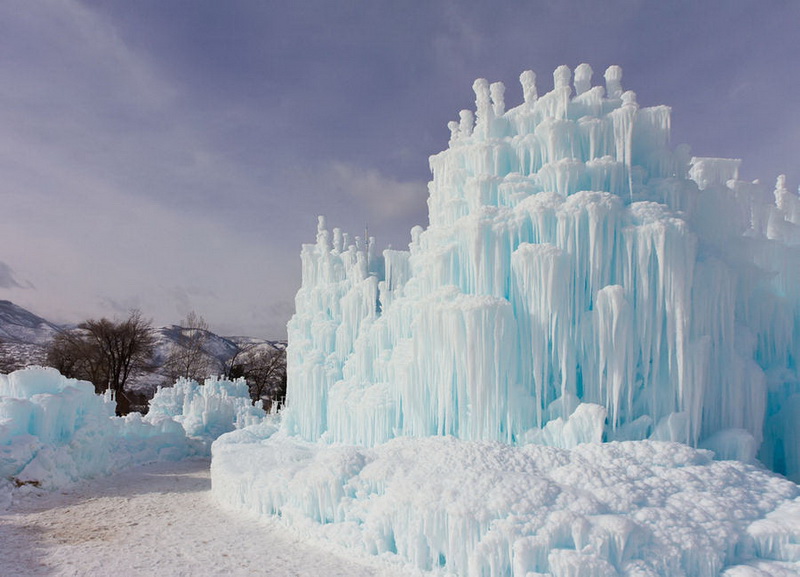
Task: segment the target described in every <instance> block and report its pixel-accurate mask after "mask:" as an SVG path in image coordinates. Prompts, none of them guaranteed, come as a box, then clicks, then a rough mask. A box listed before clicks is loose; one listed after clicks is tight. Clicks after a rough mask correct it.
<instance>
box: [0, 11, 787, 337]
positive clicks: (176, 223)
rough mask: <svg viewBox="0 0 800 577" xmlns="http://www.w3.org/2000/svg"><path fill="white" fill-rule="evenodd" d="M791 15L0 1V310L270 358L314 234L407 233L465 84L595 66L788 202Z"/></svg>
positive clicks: (696, 143)
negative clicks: (784, 188)
mask: <svg viewBox="0 0 800 577" xmlns="http://www.w3.org/2000/svg"><path fill="white" fill-rule="evenodd" d="M798 29H800V2H796V1H787V2H771V1H769V0H757V1H752V2H751V1H746V0H740V1H733V0H726V1H705V0H703V1H698V0H690V1H671V0H664V1H654V0H611V1H606V2H601V1H593V0H542V1H539V0H534V1H527V2H525V1H522V0H516V1H513V2H511V1H508V2H489V1H485V2H446V1H436V0H432V1H423V0H419V1H412V0H403V1H401V0H398V1H395V2H384V1H380V0H365V1H363V2H337V1H333V0H326V1H309V0H303V1H291V0H286V1H284V2H271V1H260V0H224V1H223V0H219V1H214V2H211V1H202V0H183V1H178V0H137V1H135V2H132V1H130V0H0V298H1V299H7V300H12V301H14V302H15V303H17V304H20V305H22V306H24V307H26V308H29V309H30V310H32V311H33V312H35V313H37V314H40V315H42V316H45V317H46V318H48V319H50V320H53V321H56V322H77V321H80V320H83V319H85V318H89V317H99V316H112V317H113V316H124V315H125V314H126V312H127V311H128V310H129V309H131V308H134V307H136V308H140V309H141V310H142V312H143V313H144V314H145V316H147V317H150V318H152V319H153V320H154V322H155V323H156V324H170V323H177V322H178V321H179V320H180V319H181V318H182V317H184V316H185V315H186V314H187V313H188V312H189V311H190V310H195V311H196V312H198V313H199V314H201V315H203V316H204V317H205V318H206V320H207V321H208V322H209V324H210V326H211V328H212V330H215V331H217V332H219V333H222V334H227V335H235V334H246V335H253V336H263V337H272V338H282V337H284V336H285V324H286V321H287V320H288V318H289V316H290V315H291V313H292V311H293V307H294V304H293V302H294V300H293V299H294V293H295V292H296V290H297V288H298V286H299V283H300V259H299V252H300V245H301V244H302V243H304V242H314V238H315V232H316V216H317V214H325V215H327V218H328V222H329V225H330V226H339V227H342V228H343V229H344V230H346V231H349V232H351V233H352V234H359V233H360V232H361V231H363V229H364V226H365V225H369V228H370V233H371V234H374V235H375V236H376V237H377V242H378V244H379V245H380V246H385V245H387V244H391V245H393V246H395V247H398V248H399V247H405V246H406V245H407V243H408V240H409V233H408V231H409V230H410V228H411V227H412V226H413V225H415V224H422V225H423V226H424V225H427V210H426V204H425V200H426V182H427V180H428V179H429V171H428V157H429V156H430V155H431V154H435V153H436V152H438V151H440V150H442V149H443V148H444V147H446V145H447V140H448V137H449V131H448V129H447V127H446V125H447V122H448V121H449V120H455V119H457V118H458V111H459V110H461V109H463V108H474V94H473V92H472V89H471V86H472V81H473V80H474V79H475V78H478V77H485V78H487V79H489V81H490V82H494V81H498V80H500V81H503V82H505V84H506V88H507V91H506V102H507V105H508V106H509V107H511V106H515V105H516V104H518V103H519V102H520V101H521V100H522V96H521V89H520V88H519V83H518V80H517V79H518V77H519V74H520V72H522V71H523V70H525V69H532V70H534V71H535V72H536V73H537V75H538V77H539V82H538V84H539V92H540V93H542V92H544V91H546V90H549V89H551V88H552V71H553V70H554V69H555V68H556V67H557V66H558V65H560V64H567V65H569V66H570V67H571V68H574V67H575V66H576V65H577V64H579V63H581V62H588V63H589V64H591V65H592V67H593V68H594V70H595V83H600V81H601V79H602V73H603V71H604V70H605V68H606V67H607V66H608V65H610V64H619V65H621V66H622V68H623V71H624V77H623V86H624V87H625V88H626V89H631V90H634V91H635V92H636V93H637V95H638V101H639V103H640V104H641V105H642V106H651V105H657V104H667V105H669V106H671V107H672V109H673V115H672V120H673V123H672V126H673V139H672V141H673V144H678V143H681V142H686V143H688V144H690V145H691V146H692V151H693V154H695V155H697V156H723V157H735V158H742V159H743V165H742V171H741V176H742V177H743V178H746V179H750V180H752V179H755V178H760V179H761V180H762V181H764V182H770V183H771V182H772V181H774V179H775V177H776V176H777V175H778V174H779V173H786V174H787V175H788V177H789V185H790V188H796V187H797V186H798V184H800V165H798V158H800V104H798V102H800V100H798V94H800V45H799V44H798V35H797V30H798Z"/></svg>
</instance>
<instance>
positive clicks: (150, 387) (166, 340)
mask: <svg viewBox="0 0 800 577" xmlns="http://www.w3.org/2000/svg"><path fill="white" fill-rule="evenodd" d="M65 328H68V327H64V326H59V325H57V324H55V323H51V322H50V321H48V320H46V319H43V318H42V317H40V316H38V315H35V314H34V313H32V312H30V311H28V310H25V309H24V308H22V307H20V306H18V305H15V304H14V303H12V302H11V301H6V300H0V342H2V343H3V353H4V354H5V356H6V357H9V358H12V359H13V361H14V365H16V366H27V365H42V364H45V361H46V348H47V345H48V344H49V342H50V340H51V339H52V338H53V336H54V335H55V334H56V333H58V332H59V331H61V330H64V329H65ZM190 330H196V329H186V328H184V327H181V326H178V325H169V326H164V327H155V337H156V354H155V359H154V360H155V362H156V365H162V364H163V362H164V360H165V359H166V358H167V355H168V354H169V349H170V346H172V345H173V344H176V343H178V342H180V340H181V337H182V336H185V333H186V331H190ZM204 332H205V333H206V341H205V344H204V347H203V348H204V351H205V353H206V354H207V355H208V356H209V357H212V358H213V359H216V361H217V362H218V363H219V367H220V368H222V367H224V366H226V364H227V362H228V361H229V360H230V359H231V358H232V357H233V356H234V355H236V354H237V353H238V352H241V351H243V350H249V349H254V348H272V349H284V348H286V342H285V341H270V340H266V339H259V338H256V337H242V336H236V337H222V336H219V335H217V334H215V333H213V332H211V331H204ZM220 372H221V371H220ZM166 382H167V379H166V377H165V376H164V375H162V374H161V373H160V372H153V373H147V374H144V375H140V376H139V377H138V378H137V379H135V380H134V381H133V382H132V383H130V386H127V387H126V388H130V389H133V390H139V391H140V392H143V393H144V394H148V393H152V392H153V391H154V390H155V388H156V387H157V386H158V385H163V384H165V383H166Z"/></svg>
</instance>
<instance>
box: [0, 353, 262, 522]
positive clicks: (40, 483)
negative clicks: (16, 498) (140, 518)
mask: <svg viewBox="0 0 800 577" xmlns="http://www.w3.org/2000/svg"><path fill="white" fill-rule="evenodd" d="M152 406H153V409H152V411H151V412H150V413H149V414H148V415H147V416H146V417H144V418H142V415H140V414H139V413H131V414H129V415H127V416H125V417H116V416H115V414H114V411H115V408H116V404H115V403H114V401H113V399H112V398H111V396H110V395H106V396H98V395H96V394H95V392H94V385H92V384H91V383H88V382H86V381H78V380H75V379H68V378H66V377H64V376H62V375H61V374H60V373H59V372H58V371H56V370H55V369H45V368H39V367H32V368H28V369H25V370H21V371H15V372H13V373H11V374H9V375H4V374H0V508H3V505H4V504H6V503H7V502H8V499H9V496H10V491H11V488H12V486H13V485H17V486H35V487H42V488H44V489H55V488H58V487H63V486H65V485H68V484H70V483H73V482H75V481H79V480H81V479H84V478H88V477H94V476H97V475H103V474H108V473H110V472H113V471H116V470H120V469H123V468H126V467H130V466H132V465H136V464H140V463H145V462H149V461H159V460H178V459H183V458H186V457H190V456H198V455H207V454H208V453H209V452H210V443H211V441H213V440H214V439H215V438H216V437H217V436H219V435H220V434H222V433H225V432H227V431H231V430H233V429H235V428H242V427H245V426H248V425H253V424H257V423H259V422H261V421H263V420H264V419H265V417H266V416H265V414H264V411H263V410H262V409H261V407H260V406H253V405H252V403H251V401H250V394H249V392H248V390H247V384H246V383H245V382H243V381H233V382H231V381H226V380H217V379H208V380H207V381H206V384H205V386H199V385H197V383H195V382H193V381H179V382H178V383H176V385H175V387H171V388H164V389H160V390H159V391H158V393H157V394H156V396H155V397H154V399H153V401H152Z"/></svg>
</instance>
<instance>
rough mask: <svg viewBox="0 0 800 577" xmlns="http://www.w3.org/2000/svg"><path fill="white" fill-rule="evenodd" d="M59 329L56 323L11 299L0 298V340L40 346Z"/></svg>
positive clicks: (48, 340)
mask: <svg viewBox="0 0 800 577" xmlns="http://www.w3.org/2000/svg"><path fill="white" fill-rule="evenodd" d="M59 330H60V327H59V326H58V325H55V324H53V323H51V322H50V321H47V320H45V319H43V318H42V317H40V316H37V315H35V314H33V313H32V312H30V311H28V310H25V309H24V308H22V307H20V306H17V305H15V304H14V303H12V302H11V301H2V300H0V340H2V341H5V342H8V343H24V344H34V345H40V346H42V345H45V344H47V343H48V342H50V339H52V338H53V335H54V334H55V333H57V332H58V331H59Z"/></svg>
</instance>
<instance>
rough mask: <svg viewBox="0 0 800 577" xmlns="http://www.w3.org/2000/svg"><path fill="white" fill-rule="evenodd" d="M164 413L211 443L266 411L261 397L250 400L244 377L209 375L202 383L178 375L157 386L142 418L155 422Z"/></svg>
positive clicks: (260, 417) (260, 418)
mask: <svg viewBox="0 0 800 577" xmlns="http://www.w3.org/2000/svg"><path fill="white" fill-rule="evenodd" d="M163 417H169V418H171V419H172V420H174V421H176V422H178V423H180V424H181V426H182V427H183V429H184V431H185V432H186V435H187V436H188V437H190V438H192V439H198V440H202V441H205V442H206V443H208V444H209V445H210V443H211V441H213V440H214V439H216V438H217V437H219V436H220V435H221V434H223V433H227V432H228V431H233V430H234V429H242V428H244V427H247V426H250V425H256V424H258V423H260V422H261V421H263V420H264V418H265V414H264V409H263V408H262V405H261V401H258V402H257V403H256V404H255V405H254V404H253V402H252V401H251V399H250V390H249V389H248V386H247V382H246V381H245V380H244V379H236V380H234V381H230V380H228V379H224V378H213V377H212V378H208V379H206V380H205V382H204V383H203V384H202V385H200V384H198V383H197V382H195V381H192V380H187V379H178V381H177V382H176V383H175V384H174V385H172V386H171V387H159V389H158V391H157V392H156V394H155V396H154V397H153V399H152V400H151V401H150V410H149V411H148V413H147V416H145V421H147V422H153V423H158V422H159V421H160V420H161V419H162V418H163Z"/></svg>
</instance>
